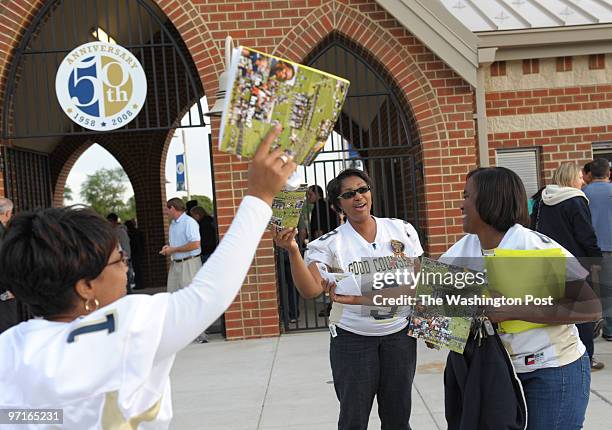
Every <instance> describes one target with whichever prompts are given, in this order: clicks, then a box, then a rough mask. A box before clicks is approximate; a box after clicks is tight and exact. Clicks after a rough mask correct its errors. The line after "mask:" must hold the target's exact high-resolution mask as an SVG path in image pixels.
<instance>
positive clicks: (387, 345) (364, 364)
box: [274, 169, 423, 430]
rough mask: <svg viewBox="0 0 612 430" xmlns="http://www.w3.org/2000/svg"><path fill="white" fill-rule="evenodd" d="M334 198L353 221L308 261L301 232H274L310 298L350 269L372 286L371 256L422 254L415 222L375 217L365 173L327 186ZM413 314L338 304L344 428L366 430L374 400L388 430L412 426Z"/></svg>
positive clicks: (347, 173)
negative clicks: (330, 276)
mask: <svg viewBox="0 0 612 430" xmlns="http://www.w3.org/2000/svg"><path fill="white" fill-rule="evenodd" d="M327 196H328V199H329V202H330V203H331V204H332V205H333V207H334V209H335V210H336V211H337V212H340V213H342V214H344V215H345V216H346V220H347V222H346V223H344V224H343V225H341V226H340V227H338V228H336V229H335V230H333V231H331V232H329V233H327V234H325V235H323V236H321V237H319V238H318V239H317V240H315V241H313V242H310V243H309V244H308V248H307V250H306V253H305V256H304V259H302V257H301V255H300V250H299V247H298V244H297V242H296V241H295V240H294V237H295V234H296V231H295V229H286V230H283V231H281V232H279V233H275V234H274V240H275V243H276V244H277V245H278V246H280V247H282V248H284V249H286V250H287V251H288V252H289V258H290V262H291V274H292V276H293V280H294V282H295V285H296V287H297V288H298V291H299V292H300V294H301V295H302V296H304V297H305V298H313V297H317V296H318V295H320V294H322V293H323V292H324V290H325V289H326V287H324V285H326V286H328V285H329V284H328V283H327V282H324V281H323V278H324V276H322V274H321V271H323V272H351V273H353V274H354V275H355V278H356V280H357V282H358V283H361V282H362V279H363V280H364V282H367V281H365V279H366V278H368V277H369V279H370V281H369V282H371V279H372V277H371V275H372V271H375V270H376V269H375V268H374V267H373V266H374V265H373V264H368V259H370V260H372V259H375V258H379V259H380V260H385V259H387V261H388V259H389V258H394V257H406V258H416V257H418V256H420V255H421V254H422V253H423V249H422V248H421V244H420V242H419V238H418V235H417V232H416V231H415V229H414V227H412V225H410V224H409V223H407V222H404V221H401V220H396V219H390V218H376V217H374V216H372V215H371V214H370V210H371V208H372V195H371V181H370V178H369V177H368V175H367V174H366V173H365V172H363V171H361V170H357V169H347V170H344V171H343V172H341V173H340V174H339V175H338V176H337V177H336V178H335V179H333V180H332V181H331V182H330V183H329V185H328V186H327ZM380 260H379V261H380ZM369 287H370V289H371V287H372V286H371V285H370V286H369ZM362 289H363V287H362ZM408 315H409V308H407V307H400V308H398V309H396V310H395V312H390V313H382V312H380V309H375V308H371V307H370V308H368V307H364V306H359V305H343V304H341V303H338V302H334V303H333V306H332V310H331V314H330V316H329V328H330V332H331V343H330V361H331V367H332V374H333V379H334V388H335V390H336V395H337V397H338V400H339V401H340V417H339V420H338V429H339V430H348V429H351V430H365V429H367V427H368V420H369V417H370V410H371V408H372V402H373V400H374V397H375V396H376V397H377V400H378V414H379V416H380V420H381V425H382V428H383V429H394V430H400V429H402V430H403V429H409V428H410V425H409V419H410V409H411V391H412V380H413V378H414V372H415V366H416V341H415V339H414V338H412V337H410V336H408V335H407V325H408V321H407V317H408Z"/></svg>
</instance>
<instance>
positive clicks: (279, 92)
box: [219, 47, 349, 165]
mask: <svg viewBox="0 0 612 430" xmlns="http://www.w3.org/2000/svg"><path fill="white" fill-rule="evenodd" d="M229 77H230V79H229V85H228V88H227V96H226V99H225V108H224V110H223V117H222V119H221V131H220V135H219V150H221V151H223V152H228V153H232V154H236V155H238V156H241V157H247V158H250V157H252V156H253V154H254V153H255V150H256V149H257V145H258V144H259V142H260V141H261V138H262V137H263V136H265V135H266V133H267V132H268V131H269V130H270V129H271V128H272V127H274V125H275V124H276V123H280V124H281V125H282V127H283V130H282V132H281V134H280V136H279V138H278V141H277V142H278V144H279V145H280V146H281V147H282V148H283V149H284V150H285V152H286V153H287V154H288V155H290V156H292V157H293V160H294V161H295V162H296V163H297V164H303V165H309V164H310V163H311V162H312V161H313V160H314V159H315V157H316V156H317V154H318V153H319V151H320V150H321V149H323V147H324V146H325V142H326V141H327V138H328V136H329V135H330V133H331V132H332V130H333V128H334V125H335V124H336V121H337V119H338V116H339V115H340V111H341V109H342V105H343V104H344V100H345V98H346V95H347V93H348V87H349V81H347V80H346V79H342V78H339V77H337V76H334V75H331V74H329V73H326V72H322V71H320V70H316V69H313V68H310V67H307V66H303V65H301V64H297V63H294V62H291V61H288V60H283V59H281V58H277V57H273V56H271V55H267V54H264V53H262V52H258V51H255V50H253V49H251V48H245V47H238V48H236V49H234V52H233V55H232V60H231V65H230V70H229Z"/></svg>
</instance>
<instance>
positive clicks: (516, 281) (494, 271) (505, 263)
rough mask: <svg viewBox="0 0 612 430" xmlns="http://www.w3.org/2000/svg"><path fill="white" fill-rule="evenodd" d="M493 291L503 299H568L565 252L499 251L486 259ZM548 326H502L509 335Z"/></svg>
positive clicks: (522, 323)
mask: <svg viewBox="0 0 612 430" xmlns="http://www.w3.org/2000/svg"><path fill="white" fill-rule="evenodd" d="M485 267H486V270H487V279H488V282H489V289H490V290H492V291H496V292H498V293H500V294H502V295H503V296H506V297H513V298H521V299H523V300H524V299H525V296H526V295H532V296H533V297H537V298H545V297H549V296H551V297H553V298H561V297H563V296H564V295H565V255H564V253H563V250H562V249H561V248H551V249H534V250H516V249H501V248H497V249H495V255H493V256H487V257H485ZM545 326H546V324H537V323H532V322H527V321H519V320H510V321H504V322H502V323H500V324H499V327H500V330H501V331H502V332H505V333H520V332H523V331H526V330H530V329H533V328H538V327H545Z"/></svg>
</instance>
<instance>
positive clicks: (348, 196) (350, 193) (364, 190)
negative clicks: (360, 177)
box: [338, 185, 371, 200]
mask: <svg viewBox="0 0 612 430" xmlns="http://www.w3.org/2000/svg"><path fill="white" fill-rule="evenodd" d="M370 189H371V188H370V186H369V185H365V186H363V187H359V188H357V189H356V190H351V191H345V192H343V193H342V194H340V195H339V196H338V197H340V198H342V199H344V200H348V199H352V198H353V197H355V196H356V195H357V193H359V194H361V195H363V194H365V193H367V192H368V191H370Z"/></svg>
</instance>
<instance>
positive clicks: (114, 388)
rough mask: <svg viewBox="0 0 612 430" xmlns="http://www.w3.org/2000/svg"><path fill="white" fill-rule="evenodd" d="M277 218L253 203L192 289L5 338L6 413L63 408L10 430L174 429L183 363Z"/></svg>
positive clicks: (1, 353)
mask: <svg viewBox="0 0 612 430" xmlns="http://www.w3.org/2000/svg"><path fill="white" fill-rule="evenodd" d="M271 214H272V210H271V209H270V207H269V206H268V205H267V204H265V203H264V202H263V201H262V200H260V199H257V198H255V197H250V196H247V197H245V198H244V200H243V202H242V204H241V205H240V208H239V210H238V213H237V214H236V218H235V219H234V222H233V223H232V225H231V227H230V229H229V230H228V232H227V234H226V235H225V237H224V238H223V240H222V241H221V243H220V244H219V246H218V247H217V249H216V251H215V252H214V253H213V254H212V256H211V257H210V259H209V260H208V261H207V262H206V264H204V266H203V267H202V269H200V271H199V272H198V273H197V275H196V276H195V277H194V279H193V281H192V283H191V285H190V286H188V287H187V288H184V289H182V290H179V291H177V292H175V293H172V294H169V293H161V294H156V295H153V296H148V295H141V294H137V295H130V296H126V297H123V298H122V299H120V300H117V301H116V302H114V303H111V304H109V305H107V306H105V307H103V308H100V309H98V310H97V311H95V312H92V313H91V314H89V315H87V316H85V317H81V318H78V319H77V320H75V321H72V322H70V323H63V322H52V321H47V320H44V319H34V320H30V321H27V322H24V323H21V324H19V325H17V326H15V327H13V328H11V329H10V330H8V331H6V332H4V333H2V335H0V363H1V365H0V387H1V389H0V409H2V408H21V409H23V408H55V409H63V420H64V424H63V425H62V426H56V425H33V424H30V425H27V424H24V425H14V426H13V425H6V424H5V425H2V428H3V429H4V428H7V429H15V430H25V429H37V430H40V429H47V430H51V429H59V428H61V429H63V430H89V429H111V428H112V429H119V428H130V429H131V428H138V429H139V430H152V429H167V428H168V426H169V423H170V419H171V418H172V399H171V397H170V378H169V375H170V370H171V368H172V364H173V362H174V358H175V354H176V353H177V352H178V351H179V350H181V349H183V348H184V347H185V346H187V345H188V344H189V343H190V342H191V341H193V339H195V338H196V337H197V336H198V335H199V334H200V333H202V331H203V330H204V329H205V328H206V327H208V326H209V325H210V324H211V323H212V322H213V321H215V320H216V319H217V318H218V317H219V315H221V313H222V312H223V311H225V309H227V307H228V306H229V305H230V304H231V303H232V301H233V300H234V297H235V296H236V293H237V292H238V290H239V289H240V287H241V285H242V282H243V281H244V277H245V276H246V273H247V271H248V269H249V266H250V264H251V261H252V259H253V256H254V254H255V250H256V248H257V245H258V243H259V240H260V238H261V236H262V234H263V232H264V230H265V228H266V226H267V223H268V220H269V219H270V216H271ZM128 422H130V423H132V425H128V424H127V423H128ZM122 423H123V425H121V424H122ZM138 423H140V424H138Z"/></svg>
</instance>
